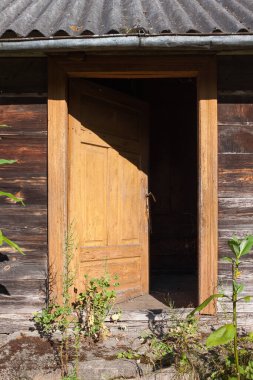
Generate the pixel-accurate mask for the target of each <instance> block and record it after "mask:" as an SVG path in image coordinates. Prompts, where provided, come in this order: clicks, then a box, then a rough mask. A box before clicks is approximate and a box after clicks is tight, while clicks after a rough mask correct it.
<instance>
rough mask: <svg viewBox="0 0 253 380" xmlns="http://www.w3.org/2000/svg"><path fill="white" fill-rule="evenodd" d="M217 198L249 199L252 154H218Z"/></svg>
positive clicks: (252, 177)
mask: <svg viewBox="0 0 253 380" xmlns="http://www.w3.org/2000/svg"><path fill="white" fill-rule="evenodd" d="M218 160H219V178H218V180H219V188H218V189H219V197H221V198H224V197H227V198H233V197H240V198H251V197H252V189H253V154H219V157H218Z"/></svg>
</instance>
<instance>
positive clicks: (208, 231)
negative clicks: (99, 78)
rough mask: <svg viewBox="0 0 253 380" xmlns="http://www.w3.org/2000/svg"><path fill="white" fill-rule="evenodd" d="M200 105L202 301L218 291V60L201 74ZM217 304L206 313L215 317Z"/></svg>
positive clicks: (200, 263) (200, 253) (199, 82)
mask: <svg viewBox="0 0 253 380" xmlns="http://www.w3.org/2000/svg"><path fill="white" fill-rule="evenodd" d="M198 105H199V135H198V139H199V232H198V235H199V302H200V303H201V302H203V301H204V300H205V299H206V298H208V297H209V296H210V295H212V294H213V293H215V292H216V291H217V275H218V257H217V252H218V185H217V178H218V164H217V154H218V152H217V79H216V60H215V59H214V58H209V59H208V62H207V65H206V66H205V67H204V68H203V69H201V70H200V72H199V75H198ZM215 311H216V303H215V302H213V303H211V304H209V306H207V307H206V308H205V309H204V310H203V313H204V314H214V313H215Z"/></svg>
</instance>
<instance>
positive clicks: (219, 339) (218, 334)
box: [206, 324, 236, 347]
mask: <svg viewBox="0 0 253 380" xmlns="http://www.w3.org/2000/svg"><path fill="white" fill-rule="evenodd" d="M235 334H236V329H235V326H234V325H233V324H228V325H224V326H221V327H220V328H219V329H218V330H216V331H214V332H213V333H212V334H210V335H209V337H208V338H207V340H206V346H207V347H215V346H220V345H222V344H227V343H229V342H231V341H232V340H233V339H234V337H235Z"/></svg>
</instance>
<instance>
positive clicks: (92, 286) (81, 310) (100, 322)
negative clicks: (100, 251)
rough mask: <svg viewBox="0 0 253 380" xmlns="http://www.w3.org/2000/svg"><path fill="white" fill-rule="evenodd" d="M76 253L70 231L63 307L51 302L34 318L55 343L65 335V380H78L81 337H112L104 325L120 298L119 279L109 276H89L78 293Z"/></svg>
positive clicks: (62, 350) (62, 360)
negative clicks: (56, 336)
mask: <svg viewBox="0 0 253 380" xmlns="http://www.w3.org/2000/svg"><path fill="white" fill-rule="evenodd" d="M73 251H74V237H73V233H72V231H71V229H70V231H69V232H68V234H67V237H66V240H65V248H64V271H63V280H62V281H63V293H62V300H63V302H62V304H59V303H56V302H50V303H49V304H48V306H47V307H46V308H44V309H43V310H42V311H41V312H39V313H36V314H35V315H34V321H35V323H36V326H37V328H38V329H39V331H40V332H41V333H42V335H44V336H46V337H47V338H48V339H50V340H52V339H53V333H54V332H59V333H60V334H61V339H60V345H59V350H58V356H59V359H60V365H61V375H62V380H78V376H77V373H78V365H79V354H80V341H81V337H82V336H89V337H92V338H93V339H95V340H97V339H99V338H104V337H105V336H106V335H107V334H108V330H107V328H106V326H105V323H104V322H105V319H106V317H107V315H108V314H109V312H110V311H111V309H112V306H113V304H114V301H115V299H116V291H115V287H116V286H118V282H115V281H117V276H115V277H114V283H113V284H112V283H111V277H110V275H109V274H105V276H102V277H100V278H92V279H90V280H89V278H88V276H85V280H86V288H85V291H84V292H81V293H79V294H78V290H77V289H73V286H74V278H75V274H74V273H73V271H72V270H71V261H72V259H73ZM111 288H113V289H111ZM73 290H74V293H75V294H76V300H75V301H74V302H72V294H73ZM73 351H74V369H73V371H72V373H69V370H68V364H69V361H70V352H73Z"/></svg>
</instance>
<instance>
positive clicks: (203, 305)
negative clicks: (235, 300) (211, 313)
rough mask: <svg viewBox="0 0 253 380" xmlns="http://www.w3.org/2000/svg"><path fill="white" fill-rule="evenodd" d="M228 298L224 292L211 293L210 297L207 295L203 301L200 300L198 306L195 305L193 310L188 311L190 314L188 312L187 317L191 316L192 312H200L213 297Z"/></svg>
mask: <svg viewBox="0 0 253 380" xmlns="http://www.w3.org/2000/svg"><path fill="white" fill-rule="evenodd" d="M224 297H226V298H229V297H228V296H226V295H225V294H223V293H218V294H213V295H211V296H210V297H208V298H207V299H206V300H205V301H204V302H202V303H201V304H200V305H199V306H197V307H196V308H195V309H194V310H193V311H191V312H190V314H188V316H187V317H192V316H193V315H194V314H196V313H197V312H200V311H202V310H203V309H204V308H205V307H206V306H207V305H209V303H210V302H212V301H213V300H214V299H215V298H224Z"/></svg>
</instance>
